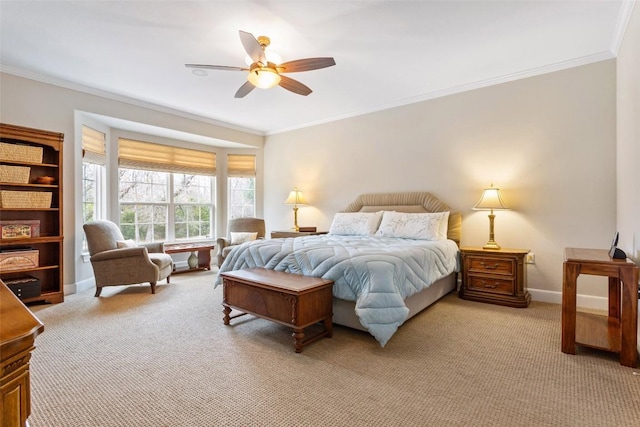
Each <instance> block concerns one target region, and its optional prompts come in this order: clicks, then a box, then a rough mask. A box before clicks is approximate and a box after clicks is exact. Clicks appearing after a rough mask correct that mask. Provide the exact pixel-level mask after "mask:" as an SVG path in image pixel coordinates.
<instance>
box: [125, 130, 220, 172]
mask: <svg viewBox="0 0 640 427" xmlns="http://www.w3.org/2000/svg"><path fill="white" fill-rule="evenodd" d="M118 164H119V165H120V166H121V167H125V168H130V169H145V170H153V171H158V172H169V173H190V174H194V175H209V176H214V175H215V174H216V153H210V152H208V151H200V150H192V149H189V148H179V147H172V146H169V145H162V144H153V143H150V142H142V141H136V140H133V139H126V138H119V139H118Z"/></svg>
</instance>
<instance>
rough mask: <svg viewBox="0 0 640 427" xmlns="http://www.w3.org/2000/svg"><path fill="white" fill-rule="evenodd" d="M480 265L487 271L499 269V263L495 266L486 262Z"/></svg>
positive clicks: (481, 262)
mask: <svg viewBox="0 0 640 427" xmlns="http://www.w3.org/2000/svg"><path fill="white" fill-rule="evenodd" d="M480 265H481V266H483V267H484V268H486V269H487V270H495V269H496V268H498V263H497V262H496V263H495V264H493V265H488V264H487V263H485V262H484V261H480Z"/></svg>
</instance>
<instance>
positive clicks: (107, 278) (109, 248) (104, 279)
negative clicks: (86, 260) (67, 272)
mask: <svg viewBox="0 0 640 427" xmlns="http://www.w3.org/2000/svg"><path fill="white" fill-rule="evenodd" d="M83 228H84V233H85V234H86V236H87V243H88V245H89V254H90V255H91V265H92V267H93V272H94V275H95V278H96V294H95V296H96V297H99V296H100V292H102V288H103V287H105V286H118V285H133V284H138V283H144V282H149V283H150V284H151V293H152V294H155V293H156V283H158V281H159V280H162V279H165V278H166V279H167V283H169V278H170V276H171V272H172V271H173V260H172V259H171V256H170V255H168V254H166V253H164V245H163V243H162V242H154V243H146V244H141V245H136V244H135V243H134V242H133V241H132V240H125V239H124V237H123V236H122V232H121V231H120V229H119V228H118V226H117V225H116V224H114V223H113V222H111V221H103V220H100V221H93V222H89V223H87V224H84V226H83Z"/></svg>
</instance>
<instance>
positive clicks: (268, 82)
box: [247, 68, 280, 89]
mask: <svg viewBox="0 0 640 427" xmlns="http://www.w3.org/2000/svg"><path fill="white" fill-rule="evenodd" d="M247 80H249V81H250V82H251V83H252V84H253V85H254V86H255V87H259V88H260V89H269V88H272V87H274V86H276V85H277V84H278V83H280V75H279V74H278V73H277V72H275V71H274V70H271V69H269V68H260V69H256V70H253V71H251V72H250V73H249V75H248V76H247Z"/></svg>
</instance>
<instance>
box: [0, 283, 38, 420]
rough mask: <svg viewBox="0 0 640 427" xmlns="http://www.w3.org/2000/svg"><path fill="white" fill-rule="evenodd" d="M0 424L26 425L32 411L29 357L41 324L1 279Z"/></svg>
mask: <svg viewBox="0 0 640 427" xmlns="http://www.w3.org/2000/svg"><path fill="white" fill-rule="evenodd" d="M0 322H1V323H0V326H1V327H0V416H1V417H2V418H0V426H2V427H25V426H28V425H29V424H28V422H27V418H29V415H30V414H31V388H30V380H29V359H30V358H31V352H32V351H33V349H34V348H35V347H34V341H35V338H36V336H37V335H38V334H39V333H41V332H42V331H43V330H44V325H43V324H42V323H41V322H40V321H39V320H38V319H37V318H36V317H35V316H34V315H33V314H31V312H30V311H29V310H28V309H27V308H26V307H25V306H24V304H22V302H20V300H19V299H18V298H17V297H16V296H15V295H14V294H13V292H11V291H10V290H9V288H7V286H6V285H5V284H4V282H2V281H1V280H0Z"/></svg>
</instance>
